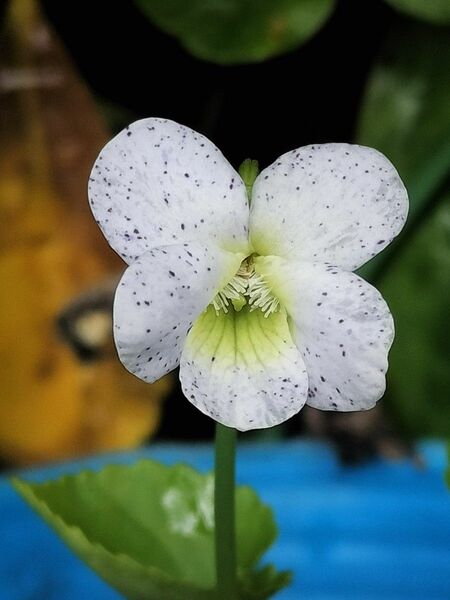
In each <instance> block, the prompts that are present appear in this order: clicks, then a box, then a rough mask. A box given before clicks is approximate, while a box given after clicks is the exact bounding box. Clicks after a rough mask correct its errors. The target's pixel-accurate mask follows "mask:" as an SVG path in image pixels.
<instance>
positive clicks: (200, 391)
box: [180, 306, 308, 431]
mask: <svg viewBox="0 0 450 600" xmlns="http://www.w3.org/2000/svg"><path fill="white" fill-rule="evenodd" d="M180 380H181V385H182V388H183V392H184V394H185V396H186V398H188V400H190V401H191V402H192V404H194V406H196V407H197V408H198V409H199V410H201V411H202V412H203V413H205V414H206V415H209V416H210V417H212V418H213V419H215V420H216V421H219V422H220V423H222V424H224V425H227V426H228V427H235V428H236V429H239V430H240V431H247V430H248V429H261V428H265V427H272V426H274V425H278V424H279V423H282V422H283V421H286V420H287V419H289V418H290V417H292V416H293V415H295V414H296V413H297V412H298V411H299V410H300V409H301V408H302V407H303V405H304V404H305V400H306V395H307V391H308V377H307V375H306V369H305V365H304V363H303V359H302V357H301V354H300V352H299V351H298V349H297V348H296V346H295V344H294V343H293V341H292V338H291V334H290V332H289V327H288V323H287V319H286V314H285V312H284V311H279V312H276V313H272V314H271V315H269V316H268V317H267V318H266V317H265V316H264V315H263V313H262V312H261V311H260V310H255V311H253V312H250V309H249V307H248V306H246V307H244V308H243V309H242V310H240V311H230V312H229V313H227V314H226V313H224V312H219V313H218V314H216V312H215V310H214V308H213V307H209V308H208V310H207V311H206V312H205V313H203V314H202V315H201V317H200V318H199V319H198V320H197V321H196V322H195V323H194V326H193V328H192V329H191V331H190V332H189V335H188V338H187V340H186V344H185V347H184V349H183V354H182V356H181V363H180Z"/></svg>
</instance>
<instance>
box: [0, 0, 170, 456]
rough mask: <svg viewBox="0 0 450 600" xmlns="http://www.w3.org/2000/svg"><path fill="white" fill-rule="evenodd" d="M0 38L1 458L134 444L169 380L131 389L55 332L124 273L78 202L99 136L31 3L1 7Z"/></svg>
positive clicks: (15, 0)
mask: <svg viewBox="0 0 450 600" xmlns="http://www.w3.org/2000/svg"><path fill="white" fill-rule="evenodd" d="M1 40H2V42H1V47H0V50H1V54H0V56H1V59H0V145H1V149H2V151H1V154H0V208H1V219H0V280H1V282H2V285H1V292H0V314H1V336H0V454H2V455H3V456H4V457H6V458H7V459H8V460H11V461H15V462H32V461H36V460H46V459H49V458H60V457H66V456H74V455H78V454H80V453H86V452H91V451H95V450H99V449H101V450H106V449H109V448H125V447H128V446H132V445H135V444H138V443H140V442H141V441H142V440H144V439H145V438H146V437H147V436H148V434H149V433H151V432H153V431H154V429H155V428H156V426H157V423H158V419H159V413H160V400H161V398H162V397H163V396H164V394H165V393H166V392H167V387H168V383H167V381H166V382H162V383H159V384H158V385H154V386H149V385H146V384H144V383H142V382H140V381H139V380H137V379H135V378H133V376H131V375H129V374H128V373H126V371H125V370H124V369H122V367H121V366H120V364H119V362H118V360H117V358H116V357H115V356H114V353H113V352H110V353H107V354H106V355H102V356H101V357H97V359H96V360H91V361H90V362H83V361H81V360H80V359H79V358H78V357H77V356H76V354H75V353H74V352H73V351H72V349H71V348H70V347H69V346H68V345H67V344H66V343H65V342H64V340H63V339H62V338H61V336H59V335H58V331H57V327H56V321H57V317H58V315H59V314H60V313H61V311H63V310H64V309H65V307H66V306H67V305H69V304H70V303H71V302H72V300H73V298H75V297H76V296H78V295H79V294H80V293H82V292H85V291H86V290H89V289H90V288H91V287H95V286H96V285H97V284H98V283H99V282H100V281H101V280H102V279H105V278H107V277H109V276H111V274H115V273H118V272H120V271H121V270H122V269H123V264H122V263H121V261H120V260H119V259H118V258H117V256H116V255H115V254H114V253H113V252H112V251H111V250H110V249H109V248H108V246H107V244H106V243H105V241H104V240H103V238H102V236H101V235H100V233H99V231H98V229H97V227H96V225H95V223H94V221H93V219H92V216H91V214H90V211H89V209H88V205H87V201H86V191H85V190H86V183H87V179H88V175H89V171H90V168H91V165H92V163H93V161H94V159H95V157H96V155H97V153H98V151H99V149H100V148H101V147H102V146H103V144H104V143H105V141H106V139H107V137H108V134H107V131H106V129H105V126H104V124H103V123H102V121H101V119H100V118H99V116H98V114H97V111H96V108H95V105H94V103H93V100H92V98H91V97H90V95H89V92H88V90H87V89H86V87H85V85H84V84H83V82H82V81H81V80H80V78H79V77H78V75H77V74H76V71H75V69H74V66H73V64H72V63H71V61H70V59H69V58H68V56H67V54H66V52H65V50H64V47H63V46H62V44H61V42H60V41H59V40H58V38H57V37H56V36H55V34H54V32H53V31H52V30H51V28H50V27H49V25H48V23H47V22H46V21H45V19H44V18H43V16H42V14H41V12H40V10H39V7H38V5H37V2H35V1H34V0H12V1H11V3H10V7H9V12H8V15H7V21H6V25H5V29H4V31H3V32H2V36H1ZM107 318H110V316H109V315H108V317H107ZM97 321H98V319H97ZM86 323H87V325H85V326H84V327H85V328H86V327H88V328H89V327H93V326H94V324H93V322H92V324H91V325H90V321H86ZM106 331H107V332H108V333H107V335H108V336H109V337H111V333H110V326H108V321H106ZM88 333H89V330H88ZM111 344H112V342H111V340H110V345H111Z"/></svg>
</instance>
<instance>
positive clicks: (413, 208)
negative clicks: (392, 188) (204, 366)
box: [356, 24, 450, 279]
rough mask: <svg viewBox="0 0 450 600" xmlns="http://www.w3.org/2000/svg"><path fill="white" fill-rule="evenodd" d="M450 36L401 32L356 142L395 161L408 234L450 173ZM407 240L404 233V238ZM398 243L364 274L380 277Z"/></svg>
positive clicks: (372, 85)
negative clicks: (407, 198)
mask: <svg viewBox="0 0 450 600" xmlns="http://www.w3.org/2000/svg"><path fill="white" fill-rule="evenodd" d="M449 64H450V42H449V36H448V32H447V31H446V30H442V29H440V28H434V27H430V26H425V25H420V24H417V25H416V24H408V25H402V26H401V27H400V28H396V29H395V30H394V31H393V32H392V35H391V36H390V38H389V39H388V41H387V42H386V45H385V47H384V49H383V51H382V54H381V56H380V59H379V61H378V63H377V64H376V66H375V67H374V69H373V72H372V74H371V75H370V77H369V82H368V86H367V90H366V94H365V97H364V99H363V103H362V108H361V112H360V116H359V123H358V128H357V129H358V130H357V136H356V137H357V141H358V143H360V144H364V145H366V146H372V147H374V148H377V149H378V150H380V151H381V152H383V153H384V154H386V156H387V157H388V158H389V159H390V160H391V161H392V162H393V163H394V165H395V166H396V168H397V169H398V171H399V173H400V175H401V177H402V179H403V181H404V182H405V185H406V187H407V189H408V192H409V196H410V214H409V217H408V222H407V225H406V228H405V231H406V232H407V231H408V230H411V229H412V228H413V225H415V224H416V223H417V221H418V220H420V217H421V215H422V214H423V212H424V211H425V210H426V207H427V205H428V204H429V203H430V202H431V201H432V200H433V198H434V197H435V196H436V194H437V193H438V191H439V189H440V188H441V186H442V184H443V182H444V181H445V179H446V178H447V177H448V173H449V169H450V114H449V106H450V84H449V77H448V73H449V70H448V65H449ZM402 237H404V234H402V236H401V238H400V239H402ZM396 248H397V245H396V244H393V245H392V246H391V247H390V248H389V249H388V250H387V251H384V252H382V253H381V254H380V255H378V256H377V257H376V258H375V259H374V260H372V261H370V263H368V264H367V265H366V266H365V267H364V268H363V269H362V270H361V274H362V275H363V276H364V277H367V278H369V279H375V278H376V273H377V271H378V270H379V269H380V266H381V265H382V264H384V262H385V261H386V259H387V257H388V256H389V254H390V252H391V250H392V249H393V250H394V251H395V249H396Z"/></svg>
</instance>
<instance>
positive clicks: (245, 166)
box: [239, 158, 259, 201]
mask: <svg viewBox="0 0 450 600" xmlns="http://www.w3.org/2000/svg"><path fill="white" fill-rule="evenodd" d="M258 173H259V165H258V161H257V160H252V159H251V158H246V159H245V160H244V162H243V163H242V164H241V166H240V167H239V175H240V176H241V177H242V181H243V182H244V183H245V187H246V188H247V195H248V199H249V201H250V200H251V198H252V188H253V184H254V183H255V179H256V178H257V176H258Z"/></svg>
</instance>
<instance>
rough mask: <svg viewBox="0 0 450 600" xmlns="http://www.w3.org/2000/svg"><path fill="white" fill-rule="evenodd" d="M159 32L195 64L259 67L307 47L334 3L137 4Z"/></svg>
mask: <svg viewBox="0 0 450 600" xmlns="http://www.w3.org/2000/svg"><path fill="white" fill-rule="evenodd" d="M136 2H137V4H138V5H139V6H140V7H141V8H142V10H143V11H144V13H145V14H146V15H147V17H148V18H149V19H151V20H152V21H153V22H154V23H155V24H156V25H157V26H159V27H160V28H161V29H163V30H164V31H166V32H167V33H169V34H171V35H173V36H175V37H176V38H177V39H178V40H179V41H180V42H181V44H182V45H183V46H184V47H185V48H186V49H187V50H188V51H190V52H191V53H192V54H193V55H194V56H197V57H198V58H201V59H204V60H209V61H213V62H217V63H220V64H224V65H225V64H239V63H250V62H258V61H262V60H265V59H267V58H270V57H271V56H275V55H278V54H282V53H283V52H287V51H288V50H291V49H293V48H296V47H297V46H300V45H301V44H303V43H304V42H306V41H307V40H308V39H309V38H310V37H311V36H313V35H314V34H315V33H316V31H318V30H319V28H320V27H321V26H322V25H323V24H324V22H325V21H326V19H327V18H328V17H329V16H330V14H331V12H332V10H333V7H334V4H335V0H277V1H274V0H189V1H186V0H136Z"/></svg>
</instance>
